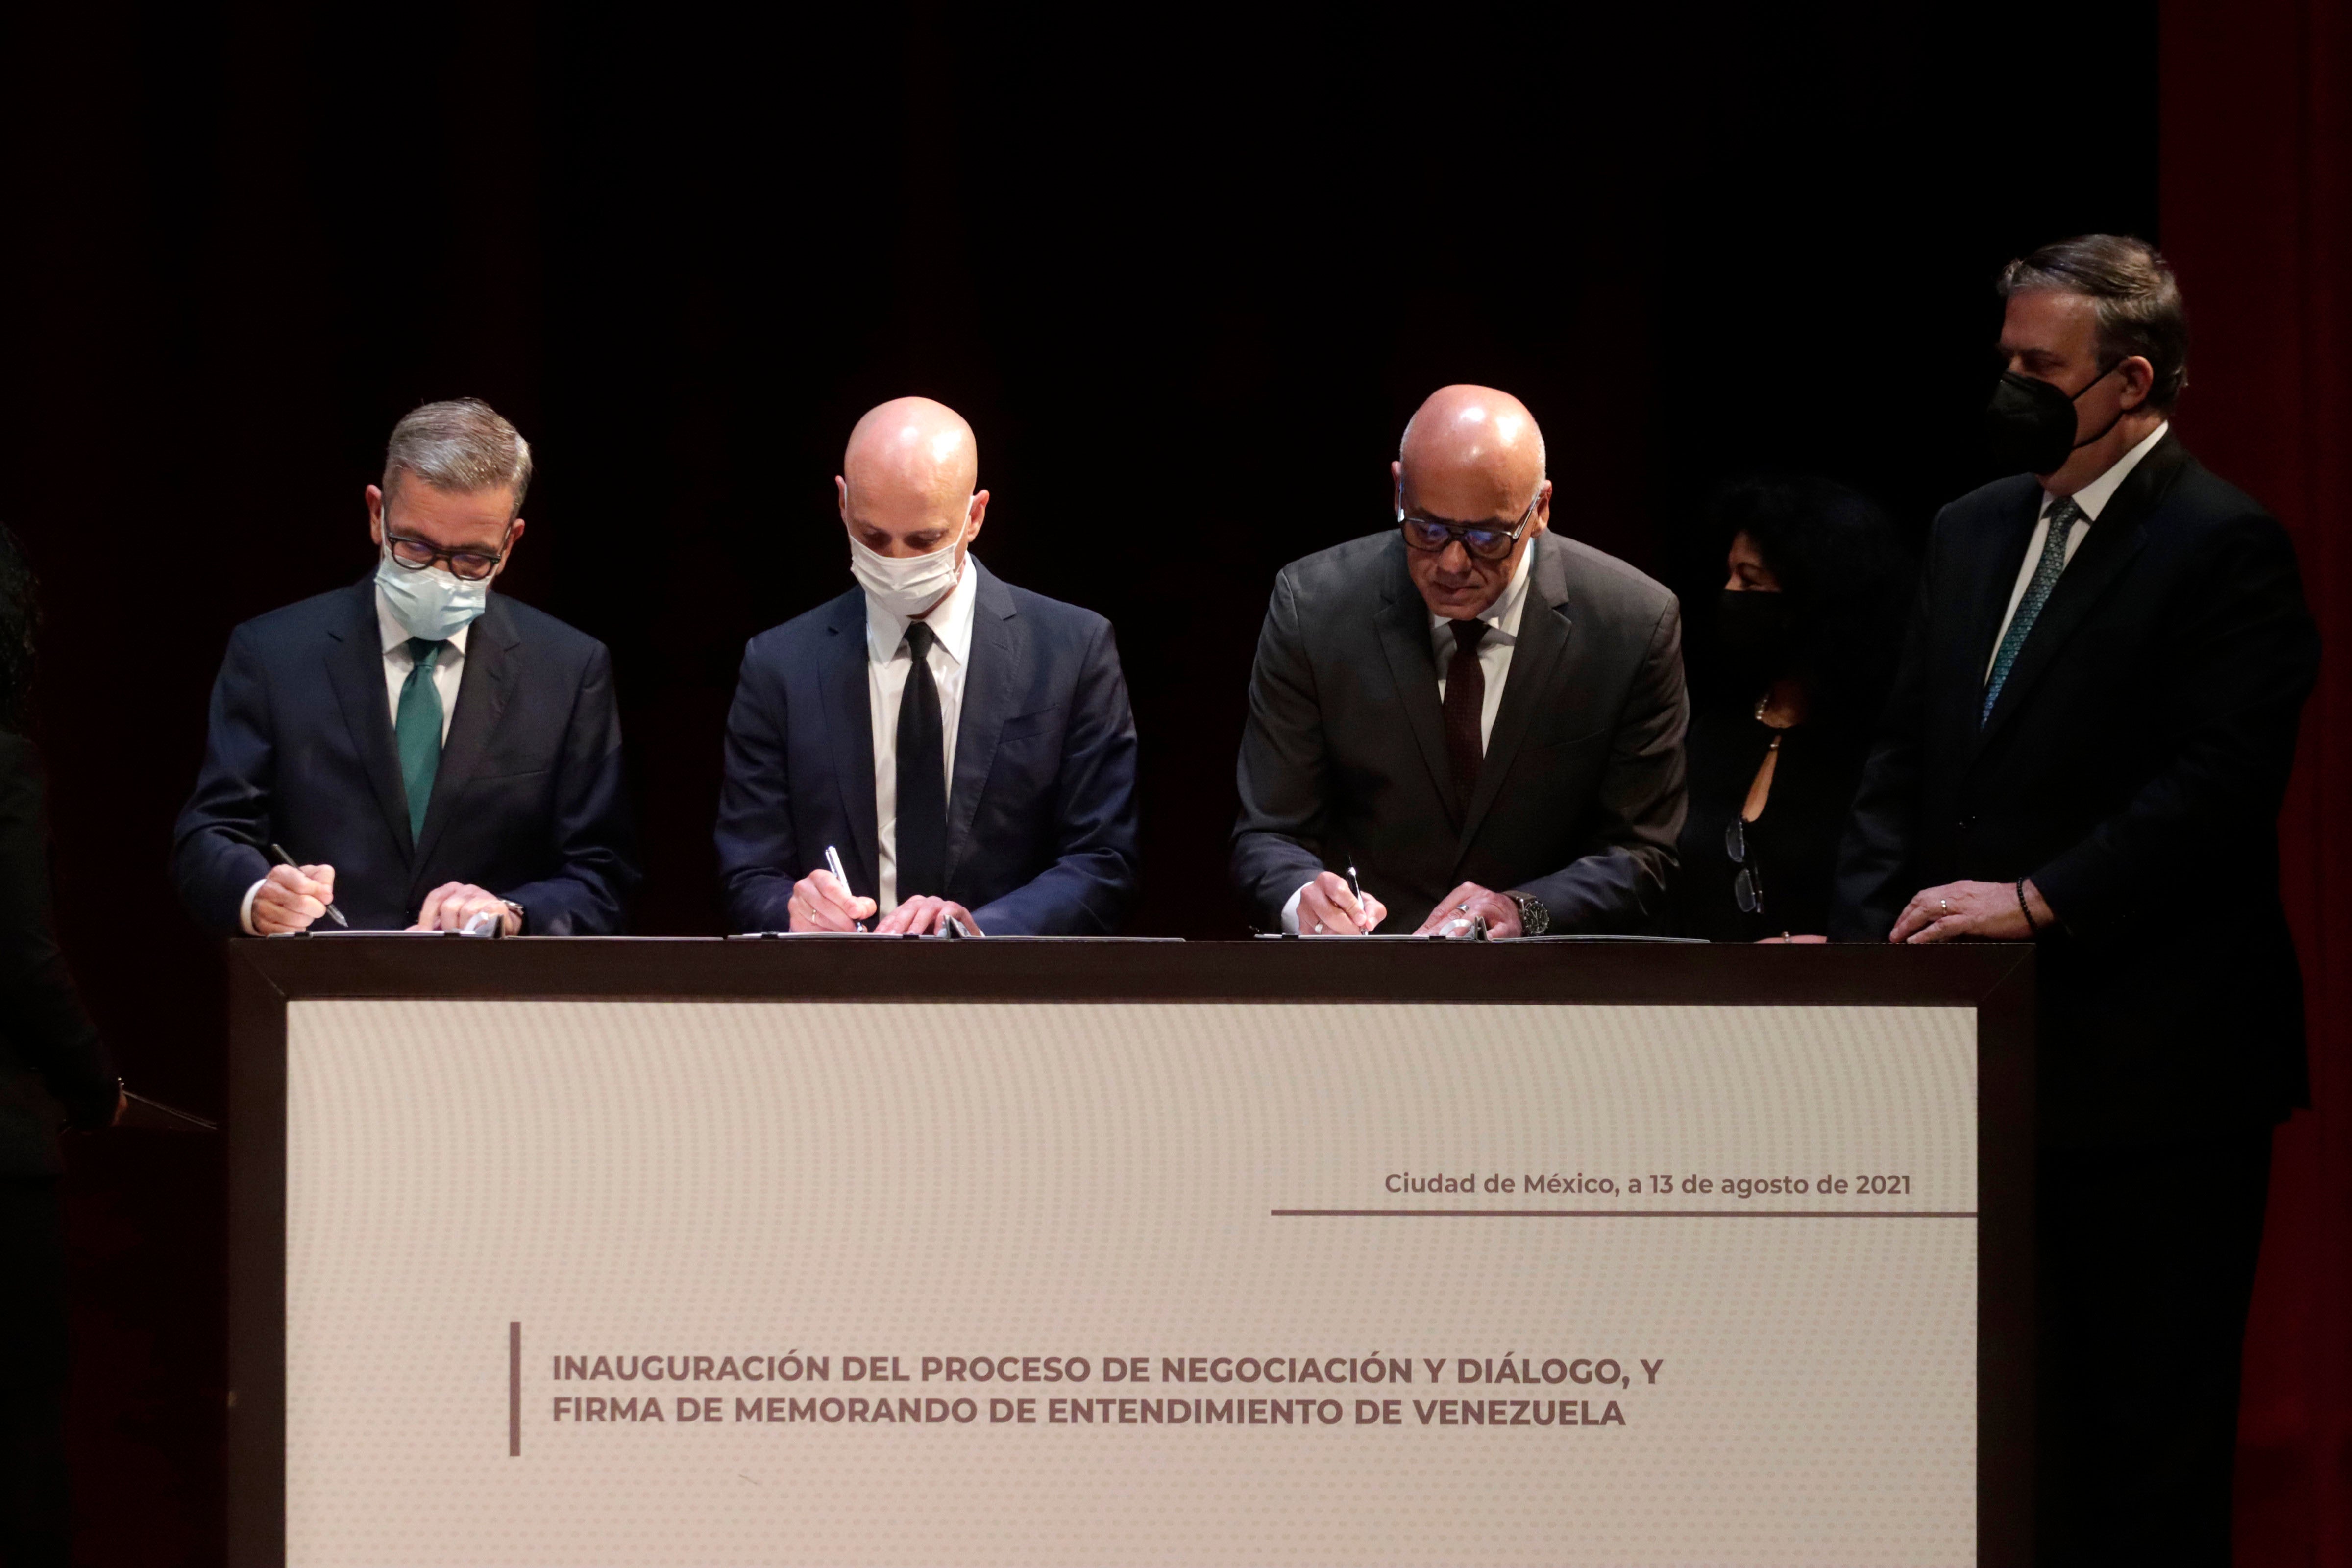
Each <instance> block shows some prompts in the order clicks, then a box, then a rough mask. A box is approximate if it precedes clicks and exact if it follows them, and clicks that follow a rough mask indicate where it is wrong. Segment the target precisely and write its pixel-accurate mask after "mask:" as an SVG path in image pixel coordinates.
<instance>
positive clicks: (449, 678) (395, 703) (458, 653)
mask: <svg viewBox="0 0 2352 1568" xmlns="http://www.w3.org/2000/svg"><path fill="white" fill-rule="evenodd" d="M375 629H376V636H377V637H379V638H381V639H382V646H383V688H384V700H385V705H386V706H387V707H388V708H389V709H390V710H391V712H392V721H393V723H394V725H397V724H398V723H399V722H400V689H401V688H402V687H403V686H405V685H406V684H407V683H408V672H409V671H410V670H412V669H415V668H416V660H415V658H413V657H412V656H411V655H410V654H409V651H408V639H409V637H410V635H411V634H410V632H409V630H408V628H407V627H406V626H402V625H401V624H400V622H399V621H398V620H396V619H395V618H394V616H393V613H392V601H391V600H389V599H387V598H385V597H384V596H383V589H381V588H378V589H376V590H375ZM473 629H474V628H473V627H472V626H470V625H469V626H459V627H458V628H457V632H456V634H455V635H454V636H452V637H450V638H449V646H448V647H445V648H443V649H442V650H441V657H440V658H436V659H435V660H434V661H433V689H434V690H436V691H437V692H439V693H440V694H441V743H442V744H443V745H445V746H446V745H447V744H448V743H449V721H450V720H451V719H453V718H455V717H457V688H458V685H459V684H460V683H461V682H463V681H464V679H466V636H467V633H468V632H471V631H472V630H473ZM268 880H269V879H268V878H267V877H264V878H262V879H261V881H260V882H256V883H254V885H253V886H251V887H250V888H247V889H246V890H245V902H244V903H242V904H240V905H238V906H237V911H236V922H237V924H239V925H241V926H243V927H244V928H245V934H246V935H247V936H257V935H258V934H260V933H259V932H257V931H255V930H254V929H253V896H254V895H255V894H256V893H257V892H259V891H261V882H266V881H268Z"/></svg>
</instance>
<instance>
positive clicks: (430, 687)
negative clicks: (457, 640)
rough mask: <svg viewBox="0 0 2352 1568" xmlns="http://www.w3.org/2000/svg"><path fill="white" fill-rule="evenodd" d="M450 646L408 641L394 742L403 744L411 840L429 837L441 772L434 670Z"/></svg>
mask: <svg viewBox="0 0 2352 1568" xmlns="http://www.w3.org/2000/svg"><path fill="white" fill-rule="evenodd" d="M448 646H449V645H448V644H447V643H446V642H428V641H426V640H425V638H423V637H411V638H409V639H408V657H409V658H411V659H413V660H415V663H414V664H413V665H411V666H410V668H409V671H408V679H406V680H404V681H402V682H401V684H400V710H399V715H400V716H399V717H398V718H397V719H395V720H394V721H393V726H392V733H393V738H394V740H396V741H398V742H399V743H400V782H401V783H402V784H404V785H405V786H406V787H407V790H408V836H409V838H410V839H411V841H415V840H417V839H421V838H423V837H425V806H426V805H429V804H431V802H432V799H433V775H434V774H435V773H439V772H440V771H441V689H440V688H439V687H437V686H436V685H434V684H433V666H434V664H435V663H436V661H437V660H439V658H441V650H442V649H443V648H445V647H448Z"/></svg>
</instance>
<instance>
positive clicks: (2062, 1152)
mask: <svg viewBox="0 0 2352 1568" xmlns="http://www.w3.org/2000/svg"><path fill="white" fill-rule="evenodd" d="M2000 295H2001V297H2002V299H2003V300H2004V301H2005V304H2004V314H2003V318H2002V323H2001V331H2000V358H2001V362H2002V364H2003V367H2004V368H2003V370H2002V372H2001V374H2000V381H1999V383H1998V385H1997V388H1996V390H1995V392H1994V394H1993V399H1992V403H1991V405H1990V409H1989V410H1988V420H1989V425H1990V432H1991V435H1992V437H1993V440H1994V445H1995V447H1996V453H1997V456H1998V457H1999V458H2000V467H2002V468H2006V469H2008V470H2010V471H2011V473H2012V475H2013V477H2011V478H2008V479H1997V480H1995V481H1993V482H1992V483H1990V484H1988V485H1986V486H1984V487H1983V488H1982V489H1978V490H1975V491H1973V492H1972V493H1970V494H1969V495H1966V496H1963V497H1961V498H1960V499H1959V500H1956V501H1953V502H1952V503H1951V504H1950V505H1948V506H1947V507H1946V508H1945V509H1944V510H1943V511H1942V512H1941V513H1940V514H1939V515H1938V516H1937V520H1936V524H1935V528H1934V531H1933V533H1932V536H1931V539H1930V542H1929V544H1928V548H1927V561H1926V568H1925V572H1924V574H1923V579H1922V582H1921V584H1920V588H1919V595H1918V601H1917V607H1916V610H1915V612H1914V614H1913V616H1912V622H1911V626H1910V630H1909V634H1908V637H1907V639H1906V646H1905V649H1904V654H1903V658H1902V662H1901V667H1900V669H1899V671H1898V673H1897V675H1896V677H1895V690H1894V695H1893V697H1892V699H1891V700H1890V701H1889V703H1888V706H1887V710H1886V714H1885V720H1884V721H1883V723H1882V725H1881V728H1880V731H1879V735H1878V739H1877V741H1876V742H1875V744H1874V748H1873V750H1872V752H1871V756H1870V760H1869V762H1868V763H1867V764H1866V766H1865V768H1864V775H1863V782H1862V787H1861V790H1860V792H1859V794H1858V795H1857V796H1856V798H1855V802H1854V809H1853V820H1852V823H1851V825H1850V826H1849V827H1848V830H1847V833H1846V837H1845V841H1844V844H1843V848H1842V851H1841V855H1840V860H1839V868H1838V885H1837V892H1836V900H1835V904H1834V907H1833V909H1832V914H1831V918H1830V929H1829V935H1830V936H1831V937H1832V938H1833V939H1837V940H1845V941H1874V942H1888V941H1892V942H1953V941H1962V940H1969V941H1996V942H2035V943H2037V944H2038V950H2039V951H2038V952H2037V953H2036V961H2035V965H2034V969H2035V976H2036V989H2037V994H2038V996H2039V1021H2038V1025H2037V1030H2036V1039H2037V1046H2036V1050H2037V1056H2038V1060H2039V1063H2040V1073H2039V1085H2038V1089H2037V1100H2038V1114H2039V1127H2040V1142H2041V1149H2040V1154H2039V1159H2038V1173H2037V1180H2038V1186H2037V1198H2036V1225H2037V1227H2038V1228H2037V1232H2036V1265H2037V1270H2038V1275H2037V1279H2038V1291H2037V1300H2038V1302H2039V1309H2038V1310H2039V1315H2040V1323H2039V1330H2038V1335H2037V1344H2036V1352H2035V1356H2036V1366H2037V1368H2038V1374H2037V1381H2038V1384H2039V1391H2038V1403H2037V1408H2036V1423H2037V1436H2036V1448H2035V1454H2036V1466H2037V1470H2038V1474H2037V1479H2036V1498H2037V1505H2036V1509H2037V1535H2038V1538H2039V1542H2040V1547H2039V1551H2040V1560H2041V1561H2042V1562H2044V1563H2089V1562H2102V1563H2210V1564H2217V1565H2218V1564H2222V1563H2228V1562H2229V1560H2230V1550H2231V1472H2232V1468H2233V1464H2234V1451H2235V1447H2236V1444H2235V1438H2236V1423H2237V1410H2238V1373H2239V1358H2240V1351H2241V1343H2242V1339H2243V1337H2244V1331H2245V1321H2246V1309H2247V1303H2248V1300H2249V1298H2250V1297H2251V1295H2252V1288H2253V1276H2254V1263H2255V1257H2256V1254H2257V1252H2258V1251H2259V1249H2260V1247H2261V1244H2262V1234H2263V1208H2264V1205H2265V1201H2266V1199H2267V1195H2268V1188H2269V1179H2270V1158H2271V1130H2272V1128H2273V1125H2274V1124H2275V1123H2277V1122H2278V1121H2282V1120H2284V1117H2285V1116H2286V1114H2287V1113H2288V1111H2289V1110H2291V1109H2292V1108H2294V1107H2296V1106H2300V1105H2307V1104H2309V1103H2310V1101H2309V1097H2308V1079H2307V1078H2306V1071H2307V1068H2306V1065H2305V1045H2304V1019H2303V985H2302V978H2301V975H2300V973H2298V970H2297V966H2296V962H2295V952H2294V943H2293V942H2292V941H2291V940H2290V938H2289V933H2288V930H2287V921H2286V913H2285V910H2284V904H2283V903H2282V900H2281V899H2280V896H2279V868H2278V828H2277V818H2278V812H2279V806H2280V804H2281V802H2282V800H2283V799H2284V794H2285V790H2286V781H2287V773H2288V771H2289V769H2290V767H2291V766H2292V764H2293V763H2294V749H2295V738H2296V731H2297V728H2298V725H2299V723H2300V720H2301V715H2302V710H2303V706H2304V700H2305V698H2306V697H2308V696H2309V695H2310V692H2311V690H2312V688H2313V685H2314V683H2315V679H2316V678H2317V670H2318V661H2319V642H2318V636H2317V631H2316V628H2315V626H2314V625H2313V623H2312V619H2311V616H2310V614H2309V612H2308V610H2307V609H2306V608H2305V602H2304V595H2303V588H2302V582H2301V578H2300V576H2299V574H2298V573H2297V570H2296V564H2295V556H2294V547H2293V545H2292V543H2291V542H2290V541H2289V540H2288V538H2287V535H2286V532H2285V531H2284V529H2283V528H2281V527H2280V526H2279V524H2278V522H2277V521H2276V520H2274V519H2273V517H2272V516H2271V515H2270V514H2269V513H2268V512H2267V511H2265V510H2263V507H2262V506H2261V505H2260V504H2259V503H2258V502H2256V501H2254V500H2252V499H2251V498H2249V497H2248V496H2246V495H2245V494H2243V493H2242V492H2241V491H2239V490H2237V489H2233V488H2231V486H2230V485H2228V484H2227V483H2225V482H2223V481H2222V480H2221V479H2217V478H2215V477H2214V476H2213V475H2212V474H2211V473H2210V472H2208V471H2207V470H2206V469H2205V468H2204V467H2203V466H2202V465H2201V464H2200V463H2199V462H2198V461H2197V459H2196V458H2193V457H2191V456H2190V455H2189V450H2188V448H2187V447H2184V446H2183V445H2182V444H2181V441H2180V438H2179V436H2178V435H2176V434H2175V433H2174V432H2173V429H2172V426H2171V423H2170V421H2171V416H2172V411H2173V408H2174V405H2176V403H2177V402H2178V401H2179V397H2180V395H2181V393H2182V390H2183V389H2184V388H2185V387H2186V385H2187V384H2188V370H2189V353H2188V350H2189V334H2188V325H2187V317H2186V313H2185V311H2184V309H2183V307H2182V303H2181V297H2180V289H2179V285H2178V283H2177V282H2176V281H2175V279H2174V278H2173V275H2172V272H2171V269H2170V268H2168V266H2167V265H2166V264H2165V262H2164V259H2163V258H2162V257H2160V256H2159V255H2158V253H2157V252H2156V250H2155V249H2154V248H2153V247H2150V246H2148V245H2147V244H2145V243H2144V242H2142V241H2140V240H2137V239H2132V238H2126V237H2116V236H2111V235H2086V236H2084V237H2079V238H2074V239H2068V240H2063V241H2060V242H2058V243H2055V244H2053V245H2049V246H2046V247H2043V248H2042V249H2040V250H2037V251H2035V252H2034V253H2033V254H2032V255H2031V256H2028V257H2025V258H2021V259H2020V260H2017V261H2013V262H2011V264H2010V265H2009V267H2008V268H2007V269H2006V270H2005V271H2004V272H2003V273H2002V275H2001V278H2000ZM2183 900H2193V911H2194V912H2193V914H2191V913H2190V910H2189V909H2188V908H2187V907H2185V906H2184V902H2183ZM2184 916H2186V917H2188V918H2184ZM2157 1368H2160V1369H2161V1373H2160V1375H2156V1374H2152V1373H2151V1369H2157Z"/></svg>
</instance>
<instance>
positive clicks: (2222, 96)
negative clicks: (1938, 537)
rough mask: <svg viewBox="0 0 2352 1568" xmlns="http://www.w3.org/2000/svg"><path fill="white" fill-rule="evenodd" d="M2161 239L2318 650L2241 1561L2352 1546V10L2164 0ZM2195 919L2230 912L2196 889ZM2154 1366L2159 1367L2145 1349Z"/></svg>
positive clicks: (2293, 882)
mask: <svg viewBox="0 0 2352 1568" xmlns="http://www.w3.org/2000/svg"><path fill="white" fill-rule="evenodd" d="M2162 72H2163V77H2162V80H2163V104H2164V110H2163V112H2164V140H2163V144H2162V170H2163V204H2164V241H2163V243H2164V247H2165V249H2166V251H2167V252H2168V254H2169V255H2170V257H2171V258H2172V260H2173V262H2174V264H2175V265H2176V266H2177V267H2178V268H2179V272H2180V279H2181V286H2182V287H2183V288H2184V289H2186V290H2187V291H2188V295H2189V310H2190V325H2191V329H2192V331H2194V333H2195V339H2194V342H2193V345H2192V348H2191V351H2190V365H2191V369H2190V373H2189V374H2190V379H2191V381H2192V383H2193V385H2194V390H2193V391H2191V392H2190V393H2189V396H2188V397H2187V398H2186V399H2185V400H2184V402H2183V403H2182V405H2181V420H2180V428H2181V430H2182V432H2183V433H2184V435H2185V436H2186V437H2188V439H2189V442H2190V444H2191V445H2192V446H2194V447H2195V448H2196V449H2197V451H2198V453H2199V454H2200V456H2201V457H2203V458H2204V459H2205V461H2206V462H2207V463H2209V464H2210V465H2211V466H2212V467H2213V468H2214V469H2215V470H2216V471H2218V472H2220V473H2222V474H2226V475H2228V476H2229V477H2230V478H2231V479H2234V480H2235V481H2237V483H2238V484H2240V485H2241V486H2242V487H2244V488H2245V489H2248V490H2250V491H2252V493H2253V494H2255V495H2257V496H2259V497H2261V498H2262V499H2263V501H2264V502H2266V503H2267V504H2268V505H2269V506H2270V507H2271V509H2272V510H2274V511H2275V512H2277V513H2278V515H2279V516H2280V517H2281V518H2282V519H2284V521H2285V522H2286V525H2287V527H2288V528H2289V529H2290V530H2291V531H2293V532H2294V539H2295V545H2296V548H2297V550H2298V551H2299V552H2300V553H2301V555H2302V559H2303V572H2304V585H2305V591H2306V592H2307V593H2308V594H2309V595H2311V601H2312V608H2313V610H2314V611H2315V613H2316V615H2317V616H2318V618H2319V624H2320V628H2321V633H2322V636H2323V637H2324V638H2325V645H2324V646H2325V659H2326V663H2325V665H2324V666H2323V668H2322V671H2321V675H2320V682H2319V691H2318V694H2317V696H2315V698H2314V699H2313V700H2312V703H2311V706H2310V708H2309V709H2308V710H2306V711H2305V714H2304V723H2303V751H2302V755H2301V759H2300V765H2299V767H2298V768H2297V770H2296V773H2295V776H2294V786H2293V789H2292V792H2291V793H2290V795H2289V796H2288V801H2287V808H2286V815H2285V818H2284V822H2283V824H2282V826H2281V834H2280V840H2281V842H2280V852H2281V857H2282V861H2283V865H2284V872H2285V880H2286V889H2287V908H2288V911H2289V913H2290V914H2291V915H2292V916H2293V917H2294V922H2295V931H2296V937H2297V940H2298V942H2299V944H2300V946H2301V950H2302V954H2303V963H2304V974H2305V990H2306V993H2307V994H2308V996H2309V999H2310V1005H2311V1048H2312V1049H2311V1054H2312V1064H2311V1065H2312V1099H2313V1102H2314V1105H2313V1109H2312V1110H2310V1111H2309V1112H2307V1113H2305V1114H2303V1115H2300V1116H2297V1117H2296V1118H2295V1119H2294V1121H2293V1122H2291V1123H2290V1124H2289V1125H2288V1126H2287V1127H2286V1128H2285V1130H2284V1131H2283V1132H2282V1133H2281V1134H2280V1136H2279V1138H2278V1142H2277V1152H2276V1155H2275V1160H2274V1163H2273V1175H2272V1186H2271V1212H2270V1228H2269V1233H2268V1236H2267V1237H2266V1238H2265V1245H2264V1247H2263V1263H2262V1271H2261V1274H2260V1275H2259V1277H2258V1279H2257V1283H2256V1287H2255V1296H2254V1311H2253V1321H2252V1325H2251V1327H2250V1330H2249V1331H2248V1335H2247V1343H2246V1388H2245V1404H2244V1415H2243V1417H2242V1421H2241V1424H2240V1434H2239V1463H2238V1483H2239V1493H2238V1561H2239V1562H2240V1563H2242V1564H2247V1565H2249V1568H2287V1565H2289V1564H2293V1565H2294V1568H2305V1565H2315V1564H2316V1565H2326V1568H2342V1565H2343V1564H2346V1563H2352V911H2347V908H2346V900H2347V896H2352V826H2347V812H2352V540H2347V537H2346V527H2347V521H2352V15H2347V11H2346V9H2345V7H2344V6H2343V5H2340V4H2334V3H2331V0H2240V3H2239V4H2234V5H2226V6H2212V5H2196V4H2193V3H2190V0H2173V3H2169V4H2168V5H2166V6H2165V7H2164V21H2163V65H2162ZM2180 893H2181V896H2182V900H2183V907H2184V908H2186V909H2189V910H2193V911H2194V912H2193V913H2192V914H2191V915H2190V917H2189V918H2191V919H2205V918H2208V917H2209V916H2210V917H2211V918H2219V919H2227V918H2228V916H2227V912H2226V911H2221V910H2214V911H2208V910H2199V909H2197V908H2196V895H2195V892H2194V890H2193V889H2186V888H2184V889H2180ZM2151 1373H2152V1374H2153V1375H2157V1376H2161V1375H2162V1371H2161V1369H2155V1368H2152V1369H2151Z"/></svg>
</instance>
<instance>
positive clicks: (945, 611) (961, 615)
mask: <svg viewBox="0 0 2352 1568" xmlns="http://www.w3.org/2000/svg"><path fill="white" fill-rule="evenodd" d="M979 575H980V563H979V562H977V561H975V560H973V559H972V557H971V552H970V551H966V552H964V557H963V570H962V572H961V573H960V574H957V576H956V584H955V586H954V587H952V588H950V589H949V590H948V596H947V597H946V598H944V599H941V600H940V602H939V604H937V605H934V606H933V607H932V609H931V613H930V614H929V615H928V616H924V617H923V619H924V621H925V622H926V623H927V624H929V626H930V628H931V634H932V635H933V636H934V637H938V638H939V646H940V647H943V648H945V649H946V650H947V652H948V657H949V658H952V659H954V660H955V661H956V663H958V664H960V665H968V664H970V663H971V622H972V616H973V614H974V612H975V609H976V607H977V605H978V603H979V597H980V590H979V588H978V587H977V586H976V585H975V584H974V583H973V579H974V578H976V577H978V576H979ZM909 624H910V623H909V621H908V617H906V616H897V615H893V614H891V613H890V612H889V611H888V610H886V609H884V608H883V607H882V606H881V605H877V604H876V603H875V602H874V595H871V594H868V595H866V658H869V659H871V660H872V661H873V662H874V663H876V664H887V663H889V662H890V660H891V659H892V658H896V657H897V655H898V645H899V644H901V643H903V642H905V641H906V640H907V627H908V625H909Z"/></svg>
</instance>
